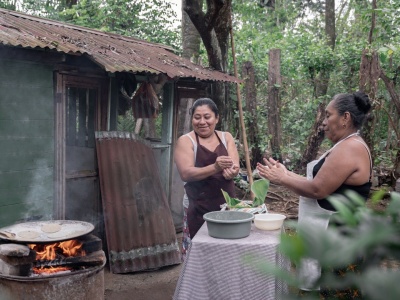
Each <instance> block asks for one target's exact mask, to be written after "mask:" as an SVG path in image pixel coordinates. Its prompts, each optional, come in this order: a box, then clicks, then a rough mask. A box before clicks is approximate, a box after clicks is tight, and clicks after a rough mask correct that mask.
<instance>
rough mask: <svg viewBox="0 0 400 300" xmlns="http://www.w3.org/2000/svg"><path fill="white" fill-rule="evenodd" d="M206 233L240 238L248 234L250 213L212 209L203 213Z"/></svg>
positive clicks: (251, 219)
mask: <svg viewBox="0 0 400 300" xmlns="http://www.w3.org/2000/svg"><path fill="white" fill-rule="evenodd" d="M203 219H204V220H205V221H206V222H207V229H208V235H209V236H211V237H214V238H219V239H240V238H244V237H247V236H248V235H249V234H250V230H251V222H252V221H253V219H254V215H253V214H252V213H248V212H243V211H231V210H225V211H212V212H209V213H206V214H204V216H203Z"/></svg>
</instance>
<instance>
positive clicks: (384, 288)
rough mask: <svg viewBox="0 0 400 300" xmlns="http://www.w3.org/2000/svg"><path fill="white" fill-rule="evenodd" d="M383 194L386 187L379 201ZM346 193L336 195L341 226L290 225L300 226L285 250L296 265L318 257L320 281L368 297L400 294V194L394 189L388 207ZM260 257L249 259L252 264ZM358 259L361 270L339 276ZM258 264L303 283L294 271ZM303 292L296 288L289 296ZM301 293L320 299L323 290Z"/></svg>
mask: <svg viewBox="0 0 400 300" xmlns="http://www.w3.org/2000/svg"><path fill="white" fill-rule="evenodd" d="M383 195H384V192H382V191H380V192H378V193H375V194H374V195H373V200H374V201H378V200H380V199H382V197H383ZM346 196H347V197H344V196H334V197H331V198H330V202H331V203H332V204H333V205H334V206H335V208H336V209H337V214H335V215H334V218H333V220H332V222H331V223H336V224H338V223H340V224H341V226H333V225H332V226H329V228H328V229H327V230H321V229H319V228H315V227H313V226H311V225H310V226H301V227H300V226H297V225H296V224H294V223H292V224H288V225H290V226H293V227H292V228H295V229H296V233H294V234H283V235H282V236H281V244H280V249H279V251H280V252H281V253H282V254H283V255H285V256H286V257H288V258H289V259H290V261H291V262H293V263H294V265H297V264H298V263H299V262H300V260H301V259H302V258H304V257H310V258H314V259H317V260H318V262H319V263H320V265H321V268H322V274H321V277H320V280H319V281H318V282H317V283H316V285H319V286H322V287H325V288H327V289H332V290H334V289H339V290H340V289H345V288H347V287H352V288H355V289H358V290H359V291H361V292H362V299H371V300H375V299H376V300H380V299H400V285H399V284H398V282H400V268H399V267H398V266H400V263H399V262H400V222H399V220H400V194H399V193H395V192H392V193H390V203H389V205H388V207H387V208H386V209H385V210H384V211H379V210H376V209H373V208H369V207H367V206H366V205H365V204H364V201H363V200H362V199H361V197H360V196H359V195H358V194H356V193H354V192H348V193H347V194H346ZM360 258H361V259H360ZM254 261H255V260H252V259H249V260H248V262H250V263H251V262H254ZM354 262H357V267H358V270H359V273H353V272H346V273H345V274H344V276H343V277H338V276H334V274H333V272H332V271H331V270H332V269H345V268H347V267H348V266H351V265H352V264H353V263H354ZM397 265H398V266H397ZM388 266H389V267H388ZM254 267H257V268H259V269H261V270H263V271H264V272H267V273H269V274H273V275H275V276H277V277H279V278H281V279H283V280H285V281H286V282H287V283H288V284H289V285H292V286H298V284H299V282H298V278H296V276H295V275H294V273H293V272H289V271H285V270H280V269H277V268H276V267H275V266H272V265H270V264H268V263H264V264H262V265H260V264H259V260H258V261H257V263H254ZM383 294H384V295H385V296H384V298H382V297H383ZM298 297H300V296H298V295H297V293H296V292H294V293H290V294H289V295H286V296H285V297H283V298H284V299H297V298H298ZM301 297H302V298H303V299H320V298H319V297H320V295H319V294H318V293H317V292H315V293H308V294H306V295H302V296H301ZM326 299H328V298H326ZM332 299H334V297H332Z"/></svg>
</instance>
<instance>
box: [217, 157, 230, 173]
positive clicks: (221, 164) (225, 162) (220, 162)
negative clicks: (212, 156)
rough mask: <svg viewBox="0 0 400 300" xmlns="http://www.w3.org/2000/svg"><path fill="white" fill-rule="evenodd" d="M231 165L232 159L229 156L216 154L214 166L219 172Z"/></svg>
mask: <svg viewBox="0 0 400 300" xmlns="http://www.w3.org/2000/svg"><path fill="white" fill-rule="evenodd" d="M232 166H233V159H232V158H231V157H230V156H218V157H217V160H216V161H215V163H214V168H215V169H216V170H217V171H218V172H219V171H222V170H224V169H227V168H231V167H232Z"/></svg>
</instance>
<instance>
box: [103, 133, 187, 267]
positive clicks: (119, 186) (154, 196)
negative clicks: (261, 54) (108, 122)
mask: <svg viewBox="0 0 400 300" xmlns="http://www.w3.org/2000/svg"><path fill="white" fill-rule="evenodd" d="M96 148H97V157H98V165H99V175H100V187H101V194H102V203H103V211H104V221H105V227H106V239H107V245H108V255H109V264H110V268H111V271H112V272H113V273H129V272H135V271H141V270H146V269H154V268H159V267H162V266H168V265H173V264H179V263H180V262H181V254H180V251H179V245H178V242H177V238H176V234H175V227H174V223H173V220H172V216H171V211H170V208H169V206H168V200H167V198H166V196H165V193H164V191H163V189H162V185H161V181H160V177H159V175H158V174H159V172H158V167H157V164H156V161H155V157H154V154H153V151H152V149H151V146H150V144H148V143H146V142H145V141H141V140H139V139H138V138H137V137H136V136H135V135H134V134H132V133H128V132H96Z"/></svg>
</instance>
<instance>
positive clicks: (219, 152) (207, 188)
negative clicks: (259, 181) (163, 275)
mask: <svg viewBox="0 0 400 300" xmlns="http://www.w3.org/2000/svg"><path fill="white" fill-rule="evenodd" d="M215 134H216V135H217V138H218V140H219V145H218V146H217V148H215V150H214V151H210V150H208V149H207V148H206V147H204V146H202V145H200V143H199V137H198V135H197V134H196V142H197V152H196V162H195V167H198V168H201V167H205V166H208V165H211V164H214V163H215V161H216V160H217V157H218V156H227V155H228V150H227V149H226V148H225V146H224V144H223V143H222V142H221V139H220V138H219V136H218V134H217V133H216V132H215ZM221 189H223V190H224V191H225V192H227V193H228V194H229V195H230V196H231V197H235V184H234V182H233V180H232V179H230V180H226V179H225V178H224V176H223V175H222V171H220V172H218V173H216V174H214V175H212V176H209V177H207V178H205V179H203V180H199V181H192V182H187V183H186V184H185V190H186V194H187V196H188V198H189V208H188V212H187V219H188V226H189V232H190V237H191V238H193V237H194V236H195V234H196V233H197V231H198V230H199V229H200V227H201V226H202V225H203V223H204V219H203V215H204V214H205V213H208V212H210V211H216V210H220V209H221V207H220V206H221V205H222V204H224V203H225V202H226V201H225V198H224V196H223V194H222V191H221Z"/></svg>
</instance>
